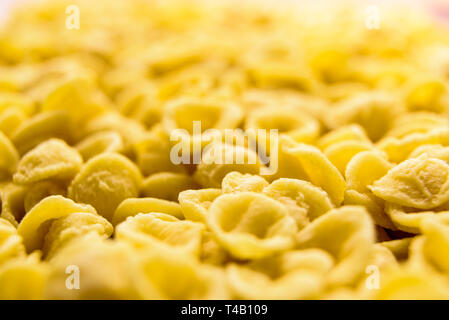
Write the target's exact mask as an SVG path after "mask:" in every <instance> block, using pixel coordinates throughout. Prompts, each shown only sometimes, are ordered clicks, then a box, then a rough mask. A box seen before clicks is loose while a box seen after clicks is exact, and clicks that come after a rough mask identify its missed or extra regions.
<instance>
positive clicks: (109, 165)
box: [68, 153, 142, 221]
mask: <svg viewBox="0 0 449 320" xmlns="http://www.w3.org/2000/svg"><path fill="white" fill-rule="evenodd" d="M141 184H142V176H141V174H140V172H139V169H138V168H137V167H136V165H135V164H134V163H133V162H131V161H130V160H128V159H127V158H125V157H124V156H122V155H119V154H115V153H105V154H100V155H98V156H96V157H94V158H92V159H90V160H89V161H87V162H86V164H85V165H84V166H83V167H82V168H81V171H80V172H79V173H78V175H76V177H75V178H74V179H73V180H72V183H71V184H70V186H69V190H68V196H69V198H71V199H73V200H75V201H76V202H82V203H87V204H90V205H92V206H93V207H94V208H95V209H97V211H98V213H99V214H101V215H102V216H103V217H105V218H106V219H108V220H109V221H111V219H112V216H113V214H114V211H115V209H116V208H117V206H118V205H119V204H120V203H121V202H122V201H123V200H125V199H127V198H133V197H136V196H137V195H138V194H139V190H140V187H141Z"/></svg>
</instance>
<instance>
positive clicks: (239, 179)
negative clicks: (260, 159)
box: [221, 171, 268, 193]
mask: <svg viewBox="0 0 449 320" xmlns="http://www.w3.org/2000/svg"><path fill="white" fill-rule="evenodd" d="M266 186H268V182H267V180H265V179H264V178H262V177H260V176H257V175H251V174H241V173H240V172H237V171H233V172H229V173H228V174H227V175H226V176H225V177H224V178H223V181H222V182H221V188H222V190H223V193H232V192H245V191H250V192H262V191H263V189H264V188H265V187H266Z"/></svg>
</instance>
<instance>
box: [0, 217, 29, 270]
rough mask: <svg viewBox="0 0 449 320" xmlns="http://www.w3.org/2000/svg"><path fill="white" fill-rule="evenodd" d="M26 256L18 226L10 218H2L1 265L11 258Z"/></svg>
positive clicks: (0, 235)
mask: <svg viewBox="0 0 449 320" xmlns="http://www.w3.org/2000/svg"><path fill="white" fill-rule="evenodd" d="M23 256H25V247H24V246H23V244H22V238H21V237H20V236H19V235H18V234H17V230H16V228H14V226H13V225H12V224H11V223H10V222H8V220H5V219H2V218H0V266H1V265H2V264H3V263H5V262H7V261H9V260H10V259H14V258H19V257H23Z"/></svg>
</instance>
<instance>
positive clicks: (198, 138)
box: [162, 98, 243, 155]
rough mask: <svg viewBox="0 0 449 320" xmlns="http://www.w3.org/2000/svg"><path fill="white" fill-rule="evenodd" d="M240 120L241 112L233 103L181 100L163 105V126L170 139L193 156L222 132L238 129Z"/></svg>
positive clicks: (241, 117)
mask: <svg viewBox="0 0 449 320" xmlns="http://www.w3.org/2000/svg"><path fill="white" fill-rule="evenodd" d="M242 119H243V112H242V110H241V109H240V107H239V106H238V105H235V104H233V103H227V102H221V101H208V100H204V99H192V98H180V99H176V100H174V101H171V102H169V103H168V104H167V105H166V106H165V109H164V115H163V118H162V127H163V129H164V130H165V132H166V133H167V134H168V135H170V136H171V137H173V135H174V134H176V138H177V139H178V140H180V143H181V144H185V145H186V147H187V148H189V149H188V150H189V151H190V154H191V155H194V154H197V153H199V152H201V150H202V148H204V147H205V145H206V144H207V143H210V142H211V140H213V139H217V137H215V135H216V134H219V133H220V131H221V130H224V129H234V128H237V127H238V126H239V124H240V122H241V121H242ZM213 129H215V130H213Z"/></svg>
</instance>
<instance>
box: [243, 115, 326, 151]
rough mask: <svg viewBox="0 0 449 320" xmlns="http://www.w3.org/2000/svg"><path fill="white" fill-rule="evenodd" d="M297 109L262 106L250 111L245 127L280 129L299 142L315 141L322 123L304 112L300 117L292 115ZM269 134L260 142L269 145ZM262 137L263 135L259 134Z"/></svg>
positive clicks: (267, 129)
mask: <svg viewBox="0 0 449 320" xmlns="http://www.w3.org/2000/svg"><path fill="white" fill-rule="evenodd" d="M295 111H296V110H295V109H294V108H287V107H284V108H274V107H268V108H260V109H256V110H255V111H253V112H252V113H250V114H249V115H248V117H247V120H246V123H245V127H246V128H247V129H255V130H258V129H262V130H265V131H269V130H271V129H275V130H278V132H279V133H282V134H286V135H288V136H289V137H291V138H292V139H293V140H295V141H297V142H304V143H313V142H314V141H315V140H316V138H317V137H318V135H319V133H320V124H319V122H318V121H317V120H315V119H314V118H313V117H311V116H309V115H307V114H302V115H301V116H300V117H292V114H294V112H295ZM268 137H269V136H267V138H266V139H264V140H266V141H261V142H260V143H261V144H262V145H263V146H265V145H269V143H270V141H269V138H268ZM257 139H261V136H259V135H258V136H257Z"/></svg>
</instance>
